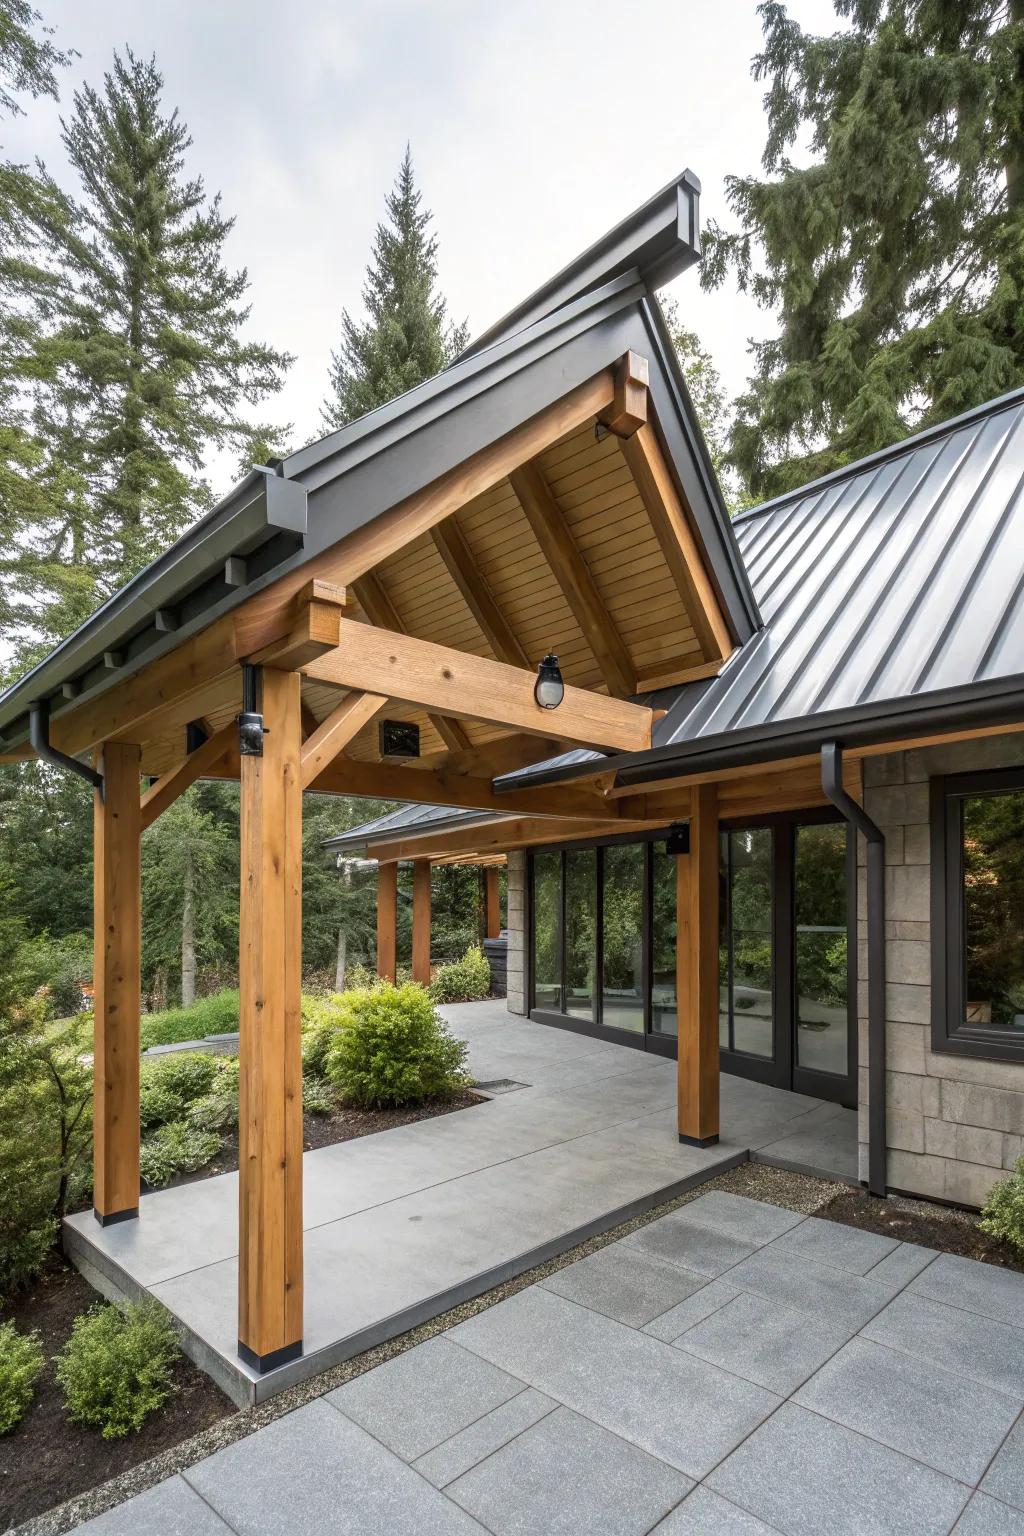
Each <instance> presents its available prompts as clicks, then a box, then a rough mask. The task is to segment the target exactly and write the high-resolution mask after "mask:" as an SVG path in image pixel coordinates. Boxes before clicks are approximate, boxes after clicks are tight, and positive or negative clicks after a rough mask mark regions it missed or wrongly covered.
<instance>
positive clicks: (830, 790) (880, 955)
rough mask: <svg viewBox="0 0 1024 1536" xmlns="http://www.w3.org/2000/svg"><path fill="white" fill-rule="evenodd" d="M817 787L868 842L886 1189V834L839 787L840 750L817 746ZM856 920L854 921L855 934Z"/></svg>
mask: <svg viewBox="0 0 1024 1536" xmlns="http://www.w3.org/2000/svg"><path fill="white" fill-rule="evenodd" d="M821 787H822V789H823V790H824V791H825V794H826V795H827V796H828V798H829V800H830V801H831V802H832V804H833V805H834V806H835V808H836V810H837V811H838V812H839V814H840V815H841V816H842V817H843V819H844V820H845V821H847V822H848V823H849V824H850V826H851V827H853V828H854V829H855V831H857V832H859V833H860V834H861V835H862V837H863V838H864V840H865V842H866V843H867V905H868V1190H869V1192H870V1193H871V1194H873V1195H878V1196H879V1197H880V1198H881V1197H882V1196H884V1194H885V1190H886V1174H887V1167H886V1132H885V1086H886V1084H885V837H884V835H883V833H882V829H881V827H879V826H878V825H877V824H876V823H875V822H873V821H872V820H871V817H870V816H869V815H868V813H867V811H866V810H865V809H864V807H863V806H862V805H858V804H857V802H856V800H854V799H853V797H852V796H851V795H850V794H848V793H847V791H846V790H845V789H844V788H843V749H842V747H841V746H840V745H839V743H838V742H836V741H827V742H825V744H824V746H823V747H822V749H821ZM856 928H857V919H856V917H855V919H854V932H855V933H856Z"/></svg>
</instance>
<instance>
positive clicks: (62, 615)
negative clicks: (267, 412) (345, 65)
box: [36, 50, 291, 632]
mask: <svg viewBox="0 0 1024 1536" xmlns="http://www.w3.org/2000/svg"><path fill="white" fill-rule="evenodd" d="M162 95H163V79H162V77H161V75H160V72H159V70H158V69H157V67H156V63H155V61H154V60H153V59H149V60H143V59H138V58H136V57H135V55H134V54H132V53H131V51H130V50H128V51H126V52H125V55H124V57H123V58H122V57H121V56H120V55H118V54H115V56H114V63H113V68H112V69H111V71H110V72H109V73H108V74H107V75H106V76H105V77H104V84H103V90H102V91H97V90H95V89H94V88H93V87H91V86H85V87H83V89H82V90H81V91H78V92H77V93H76V94H75V97H74V110H73V112H72V113H71V115H70V117H69V118H68V119H67V120H62V127H63V142H64V146H65V149H66V150H67V154H68V157H69V160H70V162H71V165H72V167H73V168H74V170H75V171H76V172H77V173H78V176H79V178H80V185H81V193H80V196H81V201H80V202H79V203H77V204H76V206H75V216H74V219H73V221H71V222H70V223H66V224H63V225H61V226H60V227H57V228H55V229H54V230H53V232H52V233H53V236H54V239H55V240H56V241H57V243H58V245H59V249H60V257H61V262H62V265H63V268H64V271H65V273H66V276H67V279H68V281H69V284H70V289H71V295H72V297H71V300H70V302H69V305H68V310H67V313H66V316H65V317H64V319H63V323H62V324H60V325H59V326H58V327H57V328H56V330H55V331H54V333H53V334H52V335H51V336H50V337H49V338H48V339H47V341H46V344H45V345H44V346H43V347H42V348H41V349H39V352H38V355H37V361H36V366H37V370H38V372H39V375H40V378H41V383H40V388H39V391H38V399H37V406H36V412H37V431H38V432H39V434H40V436H42V437H43V438H44V439H45V441H46V444H47V459H46V466H45V474H46V475H48V476H49V477H50V478H51V480H52V482H53V483H54V485H55V488H56V489H58V490H61V491H63V496H58V497H57V498H56V499H57V500H58V503H59V512H58V513H57V514H55V518H54V522H55V523H56V532H57V536H56V537H55V538H53V539H52V541H50V543H49V549H48V554H49V556H50V559H51V561H54V562H59V563H61V564H67V563H71V564H74V565H76V566H77V567H78V568H79V569H80V570H85V571H86V573H87V578H88V577H91V578H92V580H91V584H90V585H91V590H86V591H82V590H79V591H77V592H76V593H75V600H76V602H75V606H76V610H77V611H76V612H75V613H73V614H68V613H67V612H66V611H63V610H61V611H59V612H57V613H55V614H51V615H50V622H49V625H48V626H47V627H48V628H49V629H50V630H51V632H55V631H58V630H59V629H61V628H63V627H65V625H66V624H67V623H69V622H71V621H73V620H75V619H77V618H78V617H79V616H80V613H81V610H82V609H83V608H84V609H85V610H86V611H88V608H89V607H90V606H92V605H93V604H94V603H95V602H96V601H97V600H99V599H101V598H103V597H104V596H106V595H107V594H108V593H110V592H111V591H113V590H115V589H116V588H117V587H119V586H120V585H121V584H122V583H123V582H124V581H126V580H127V579H128V578H129V577H130V576H131V575H133V574H134V573H135V572H136V571H137V570H139V569H140V568H141V567H142V566H143V565H145V564H146V563H147V562H148V561H149V560H151V559H152V558H153V557H154V556H155V555H157V554H158V553H159V552H160V551H161V550H162V549H164V548H166V546H167V545H168V544H169V543H170V542H171V540H172V539H174V538H175V537H176V536H177V535H178V534H179V533H180V532H181V531H182V529H183V528H184V527H186V526H187V525H188V524H189V523H190V522H192V521H193V520H194V519H195V518H196V517H197V516H198V515H200V514H201V513H202V512H203V511H205V510H206V508H207V507H208V506H209V505H210V503H211V500H212V495H211V491H210V488H209V486H208V484H207V483H206V481H205V479H204V478H203V474H202V471H203V465H204V460H205V458H206V456H207V455H208V454H209V453H210V452H211V451H212V450H221V449H224V448H225V447H227V448H234V449H236V450H237V451H238V453H239V456H240V458H241V460H242V461H243V462H250V461H251V460H252V459H253V458H254V457H260V456H263V455H264V454H265V452H266V446H267V443H268V442H271V441H273V440H274V439H275V438H276V437H277V436H278V434H277V432H276V430H275V429H274V428H272V427H270V426H268V425H266V424H260V423H253V422H251V421H249V420H247V419H246V418H245V417H244V415H243V414H242V412H243V407H245V406H251V405H254V404H257V403H258V402H260V401H261V400H263V399H264V398H265V397H266V396H267V395H271V394H273V393H275V392H276V391H277V390H278V389H279V388H280V387H281V383H282V378H283V373H284V370H285V368H286V367H287V366H288V364H289V363H290V361H291V359H290V358H289V357H288V356H286V355H285V354H283V353H280V352H277V351H275V350H274V349H273V348H272V347H270V346H267V345H265V344H263V343H261V342H256V341H249V340H246V339H244V338H243V335H242V332H243V330H244V328H245V324H246V321H247V319H248V315H249V309H248V307H247V306H246V305H245V303H244V297H245V293H246V290H247V288H248V277H247V274H246V272H245V269H244V268H243V269H241V270H239V271H235V272H232V271H231V270H229V268H228V267H227V266H226V265H225V263H224V251H223V247H224V242H225V240H226V239H227V236H228V235H229V233H230V231H231V228H232V224H233V222H234V221H233V220H232V219H230V218H227V217H226V216H225V215H224V213H223V211H222V208H221V202H220V196H219V194H218V195H215V196H213V197H212V198H208V197H207V193H206V190H205V187H204V184H203V181H202V178H200V177H191V178H190V177H188V176H187V175H186V173H185V160H186V154H187V151H188V150H189V148H190V146H191V143H192V140H191V138H190V136H189V133H188V129H187V128H186V126H185V124H184V123H183V122H182V121H181V120H180V118H179V116H178V113H177V111H176V110H172V111H170V112H168V111H167V110H166V109H165V107H164V105H163V101H162ZM65 607H66V605H65Z"/></svg>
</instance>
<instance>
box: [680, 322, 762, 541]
mask: <svg viewBox="0 0 1024 1536" xmlns="http://www.w3.org/2000/svg"><path fill="white" fill-rule="evenodd" d="M660 303H661V310H662V314H663V315H664V317H665V325H666V328H667V330H668V333H669V336H670V337H671V340H672V345H673V347H674V348H675V352H676V356H677V357H678V359H679V366H680V367H681V368H682V370H683V377H684V379H685V380H686V387H687V389H688V390H689V393H690V400H691V402H692V403H693V409H694V413H695V415H696V417H697V420H698V422H699V423H700V429H701V432H702V434H703V437H704V441H705V443H706V444H707V450H708V455H709V457H710V459H711V463H712V466H713V468H714V471H715V474H716V475H717V476H718V483H719V485H720V486H721V488H722V495H723V497H724V498H725V504H726V506H727V507H728V508H729V510H730V512H738V511H740V509H741V508H742V507H744V506H748V505H749V504H750V498H749V496H747V495H746V493H745V492H744V490H743V488H742V486H741V485H740V482H739V477H738V475H737V474H736V471H735V469H734V468H733V466H732V464H731V463H730V461H729V456H728V436H729V426H730V421H731V412H730V409H729V403H728V401H727V400H726V398H725V386H724V385H723V383H722V376H721V374H720V373H719V371H718V369H717V368H716V367H715V364H714V360H713V359H712V356H711V353H710V352H709V351H708V350H707V348H706V347H705V346H704V345H703V343H702V342H701V339H700V337H699V336H698V335H697V333H696V331H688V330H687V329H686V326H685V325H684V324H683V322H682V320H681V319H680V318H679V306H678V304H676V302H675V300H674V299H668V298H666V299H662V300H660Z"/></svg>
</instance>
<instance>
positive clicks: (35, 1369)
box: [0, 1323, 46, 1435]
mask: <svg viewBox="0 0 1024 1536" xmlns="http://www.w3.org/2000/svg"><path fill="white" fill-rule="evenodd" d="M45 1363H46V1356H45V1355H44V1354H43V1351H42V1346H41V1345H40V1343H39V1335H38V1334H37V1333H19V1332H18V1330H17V1329H16V1328H15V1326H14V1324H13V1323H0V1435H9V1434H10V1432H11V1430H12V1429H13V1428H14V1427H15V1425H16V1424H20V1423H21V1421H22V1419H23V1418H24V1417H25V1414H26V1413H27V1412H28V1405H29V1403H31V1401H32V1394H33V1392H34V1390H35V1384H36V1378H37V1376H38V1375H39V1373H40V1371H41V1370H42V1369H43V1366H44V1365H45Z"/></svg>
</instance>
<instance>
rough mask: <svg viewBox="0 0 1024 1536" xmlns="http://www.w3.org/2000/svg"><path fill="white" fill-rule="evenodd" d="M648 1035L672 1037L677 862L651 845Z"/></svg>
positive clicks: (662, 847) (675, 1024)
mask: <svg viewBox="0 0 1024 1536" xmlns="http://www.w3.org/2000/svg"><path fill="white" fill-rule="evenodd" d="M651 866H652V867H651V1033H652V1034H653V1035H663V1036H664V1035H667V1036H668V1037H669V1038H674V1037H675V1036H676V1034H677V1033H678V1029H679V1024H678V1019H677V1016H676V860H675V859H674V858H673V857H672V856H671V855H670V854H667V853H666V852H665V844H664V843H663V842H658V843H652V844H651Z"/></svg>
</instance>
